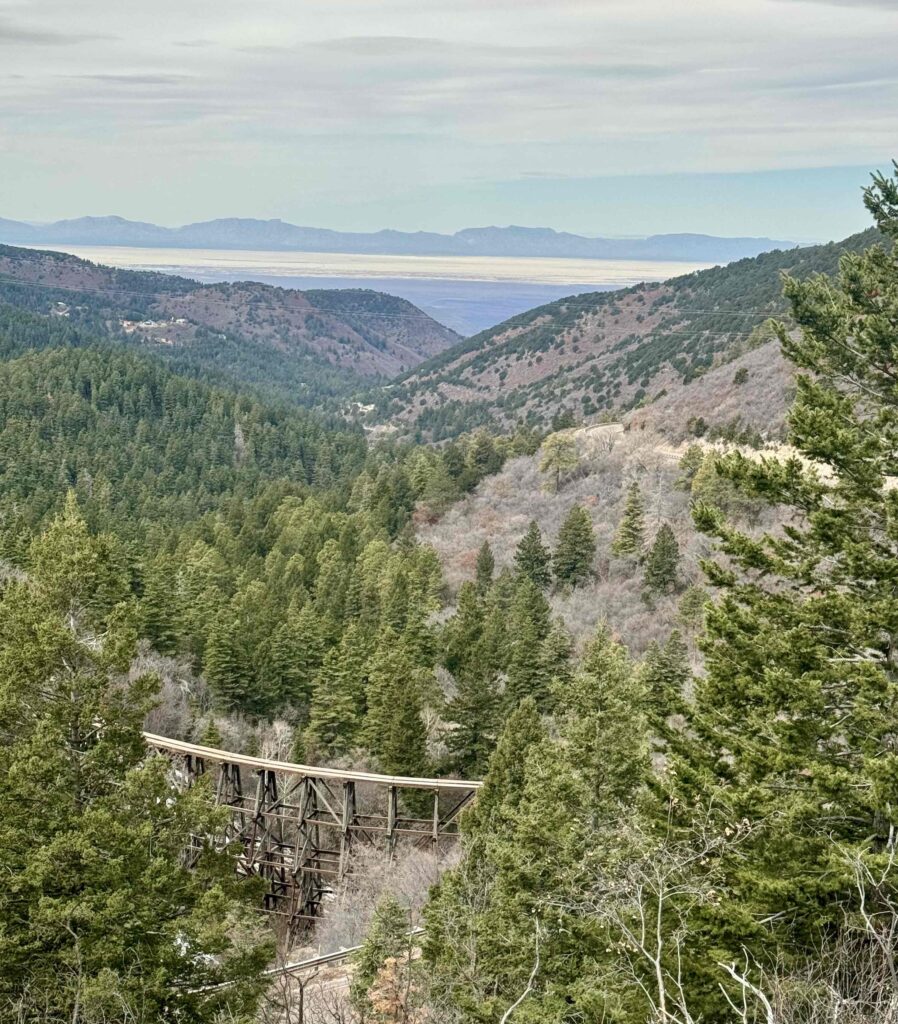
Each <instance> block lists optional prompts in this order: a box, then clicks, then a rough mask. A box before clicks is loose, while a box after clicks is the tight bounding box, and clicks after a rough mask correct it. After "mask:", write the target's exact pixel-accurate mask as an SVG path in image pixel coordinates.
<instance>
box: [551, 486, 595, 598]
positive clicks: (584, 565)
mask: <svg viewBox="0 0 898 1024" xmlns="http://www.w3.org/2000/svg"><path fill="white" fill-rule="evenodd" d="M595 557H596V536H595V533H594V531H593V528H592V519H591V518H590V515H589V513H588V512H587V511H586V509H585V508H583V507H581V506H580V505H575V506H574V507H573V508H572V509H571V510H570V512H569V513H568V515H567V518H566V519H565V521H564V522H563V523H562V524H561V529H560V530H559V532H558V543H557V544H556V546H555V554H554V555H553V556H552V568H553V570H554V572H555V579H556V581H557V582H558V584H559V585H560V586H562V587H576V586H579V584H581V583H585V582H586V581H587V580H588V579H589V578H590V577H591V576H592V566H593V562H594V561H595Z"/></svg>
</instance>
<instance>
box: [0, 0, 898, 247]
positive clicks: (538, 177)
mask: <svg viewBox="0 0 898 1024" xmlns="http://www.w3.org/2000/svg"><path fill="white" fill-rule="evenodd" d="M893 156H898V0H841V2H840V0H321V2H318V0H265V2H264V3H246V2H245V0H241V2H236V0H187V2H185V0H152V3H150V2H143V3H140V2H137V0H78V2H77V3H73V2H72V0H0V217H11V218H15V219H23V220H53V219H57V218H62V217H72V216H81V215H85V214H93V215H102V214H118V215H121V216H124V217H128V218H131V219H135V220H148V221H153V222H155V223H161V224H168V225H176V224H182V223H186V222H190V221H196V220H205V219H210V218H213V217H221V216H245V217H261V218H269V217H280V218H282V219H284V220H288V221H292V222H294V223H299V224H307V225H313V226H320V227H331V228H337V229H342V230H377V229H379V228H383V227H391V228H397V229H402V230H416V229H423V230H435V231H454V230H457V229H459V228H462V227H467V226H477V225H483V224H509V223H515V224H525V225H532V226H550V227H554V228H557V229H559V230H567V231H575V232H578V233H581V234H588V235H643V234H649V233H653V232H668V231H702V232H708V233H711V234H724V235H744V234H747V235H768V236H771V237H775V238H783V239H794V240H798V241H810V240H817V239H827V238H837V237H842V236H844V235H846V234H849V233H851V232H852V231H855V230H858V229H859V228H862V227H865V226H866V225H867V222H868V218H867V215H866V213H865V211H864V210H863V208H862V206H861V203H860V198H859V189H860V186H861V185H863V184H864V183H865V182H866V180H867V178H868V174H869V171H870V169H872V168H876V167H879V168H887V167H888V166H889V165H890V160H891V158H892V157H893Z"/></svg>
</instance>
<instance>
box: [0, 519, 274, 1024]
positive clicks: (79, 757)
mask: <svg viewBox="0 0 898 1024" xmlns="http://www.w3.org/2000/svg"><path fill="white" fill-rule="evenodd" d="M70 521H72V520H70ZM51 550H52V552H53V553H54V555H55V559H50V557H49V555H50V552H51ZM35 552H36V554H37V555H38V557H36V558H35V564H36V565H39V566H40V567H41V569H42V570H43V569H47V570H48V571H49V573H50V577H49V581H48V583H47V585H45V584H44V583H43V581H42V580H40V579H38V578H37V577H35V578H34V579H33V580H32V581H29V582H12V583H7V584H6V585H5V587H4V590H3V594H2V597H0V723H2V724H0V736H2V742H0V778H2V779H3V788H2V792H0V865H2V871H3V877H4V885H3V886H2V887H0V921H2V927H0V962H2V964H3V968H2V970H0V1003H2V1005H3V1006H4V1008H5V1010H4V1014H5V1015H8V1014H9V1013H12V1014H13V1015H14V1016H15V1017H17V1018H19V1019H22V1020H123V1019H128V1020H133V1021H135V1022H137V1024H150V1022H154V1021H158V1020H164V1019H177V1020H184V1021H193V1022H197V1024H201V1022H204V1021H209V1022H210V1024H211V1022H212V1021H213V1020H218V1019H221V1016H223V1015H231V1016H235V1017H240V1016H243V1015H247V1016H249V1015H251V1013H252V1009H253V1005H254V1003H255V1001H256V998H257V996H258V995H259V993H260V991H261V987H262V986H261V984H260V981H259V977H260V971H261V970H262V968H263V967H264V965H265V963H266V961H267V960H268V958H269V956H270V954H271V948H270V945H268V944H266V943H260V942H259V941H258V939H257V937H256V936H257V935H258V932H257V929H256V928H255V926H254V925H253V923H252V922H253V918H254V915H255V911H254V909H253V906H252V904H254V903H255V899H256V896H257V894H256V891H255V888H254V887H253V886H246V885H244V884H241V883H240V882H239V881H238V879H237V878H236V876H235V874H234V871H233V865H232V863H231V860H230V856H229V855H228V854H221V853H216V852H215V851H214V850H213V847H212V844H211V843H209V844H203V846H202V848H201V849H200V850H199V852H198V860H197V862H196V864H195V866H194V868H193V870H191V869H189V868H188V867H187V865H186V864H185V863H184V860H183V851H184V849H185V848H186V847H187V846H188V845H195V840H196V837H197V836H204V835H205V836H211V835H214V834H216V833H217V831H218V829H219V824H220V823H219V819H218V814H217V812H216V811H215V810H214V809H213V808H212V807H211V806H210V803H209V801H208V794H207V791H206V789H205V787H203V786H200V787H197V788H195V789H192V790H190V791H188V792H178V791H177V790H175V789H173V788H172V786H171V783H170V780H169V773H170V766H169V764H168V762H167V760H166V759H164V758H149V759H148V758H147V755H146V749H145V746H144V742H143V737H142V735H141V728H142V724H143V720H144V717H145V715H146V714H147V712H148V710H149V709H150V707H151V706H152V704H153V703H154V698H155V694H156V691H157V689H158V681H157V680H155V679H153V678H152V677H147V676H143V677H139V678H136V679H134V678H129V676H128V674H127V670H128V666H129V664H130V662H131V660H132V658H133V656H134V653H135V631H134V628H133V626H134V621H135V616H134V614H133V612H132V611H131V610H130V609H129V608H128V607H127V606H124V605H117V606H113V607H112V608H108V609H107V610H106V611H105V613H104V615H103V616H102V617H98V618H94V619H93V620H92V621H91V623H90V624H89V628H88V629H87V630H86V631H85V632H84V633H82V632H81V630H82V628H83V626H84V621H83V620H82V621H80V622H79V620H78V616H75V615H73V611H72V610H73V608H75V607H76V606H77V604H79V603H80V602H81V601H82V600H85V601H90V595H91V590H90V588H91V585H92V583H93V581H97V580H104V579H109V578H111V577H112V578H114V577H115V575H116V573H117V569H116V566H115V564H114V563H113V564H112V565H109V564H104V557H105V552H104V546H103V545H102V544H98V543H96V538H95V537H91V536H90V535H89V534H87V532H86V531H84V530H82V529H81V528H80V526H78V527H76V528H75V529H72V530H71V531H64V530H61V529H59V528H58V527H54V528H51V530H50V531H48V534H47V535H46V536H45V537H44V538H42V539H41V540H39V541H38V542H37V543H36V546H35ZM61 566H64V567H66V568H65V571H66V573H67V574H70V575H67V578H66V580H65V582H63V580H62V578H61V577H60V576H59V575H58V571H59V568H60V567H61ZM90 603H92V602H90ZM102 603H103V604H105V602H102ZM98 604H100V602H98ZM96 607H97V606H96V605H95V608H96ZM98 627H99V628H100V629H101V630H102V632H101V633H100V634H98V633H97V632H96V630H97V628H98ZM248 901H249V902H248ZM241 934H242V939H238V938H235V936H238V935H241ZM231 983H233V984H231ZM221 984H224V985H225V987H224V988H219V987H217V986H220V985H221Z"/></svg>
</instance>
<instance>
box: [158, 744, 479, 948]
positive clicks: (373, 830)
mask: <svg viewBox="0 0 898 1024" xmlns="http://www.w3.org/2000/svg"><path fill="white" fill-rule="evenodd" d="M144 738H145V739H146V742H147V745H148V746H149V747H150V749H152V750H155V751H158V752H159V753H162V754H165V755H166V756H168V757H169V758H171V760H172V762H173V776H174V778H175V780H176V783H177V784H178V785H180V786H183V787H188V786H191V785H193V783H194V782H196V781H197V779H199V778H200V777H201V776H205V775H212V786H211V791H212V793H213V795H214V798H215V801H216V802H217V803H218V804H221V805H223V806H226V807H229V808H230V810H231V815H230V823H229V825H228V826H227V828H226V829H225V832H224V834H223V835H222V836H220V837H218V839H219V840H220V841H221V842H222V843H226V844H228V845H230V846H233V847H234V848H236V850H237V854H238V858H237V870H238V872H239V873H240V874H242V875H257V876H260V877H261V878H263V879H265V881H266V882H267V892H266V894H265V898H264V904H265V909H266V910H267V911H269V912H270V913H272V914H274V915H276V916H277V917H279V918H281V919H282V920H283V921H284V923H285V924H286V926H287V928H288V929H289V930H290V932H291V933H296V932H299V931H301V930H302V929H303V928H305V927H307V926H308V925H309V924H310V923H311V922H312V921H314V919H315V917H316V916H317V915H318V913H319V912H320V908H321V904H322V901H323V900H324V899H325V898H326V897H327V895H328V894H329V893H331V892H332V891H333V886H334V884H335V882H336V881H338V880H339V879H340V878H341V877H342V876H343V875H344V874H345V873H346V871H347V870H348V867H349V857H350V852H351V849H352V847H353V846H354V845H355V844H357V843H360V842H365V843H372V844H381V845H382V846H383V848H384V851H385V853H386V855H387V856H392V854H393V851H394V849H395V848H396V844H397V843H398V842H399V841H412V842H414V843H416V844H417V845H419V846H422V847H430V848H432V849H436V848H437V847H438V846H439V844H440V843H441V842H451V841H453V840H454V838H455V837H456V836H457V835H458V816H459V814H460V813H461V811H462V810H463V809H464V808H465V807H466V806H467V805H468V804H469V803H470V802H471V801H472V800H473V799H474V796H475V794H476V793H477V790H478V789H479V788H480V787H481V785H482V783H480V782H471V781H466V780H462V779H419V778H410V777H406V776H402V775H379V774H376V773H372V772H357V771H343V770H340V769H337V768H316V767H312V766H309V765H302V764H293V763H291V762H288V761H272V760H268V759H266V758H262V757H248V756H246V755H243V754H235V753H232V752H230V751H227V750H218V749H216V748H215V747H204V746H201V745H199V744H196V743H185V742H182V741H181V740H172V739H168V738H167V737H165V736H157V735H155V734H153V733H144ZM400 797H402V798H403V799H400ZM425 809H426V811H427V812H428V813H427V814H426V816H424V817H415V816H413V815H421V814H423V813H424V811H425Z"/></svg>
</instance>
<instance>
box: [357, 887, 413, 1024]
mask: <svg viewBox="0 0 898 1024" xmlns="http://www.w3.org/2000/svg"><path fill="white" fill-rule="evenodd" d="M411 952H412V945H411V939H410V937H409V912H408V911H407V910H406V909H405V908H403V907H402V906H401V905H400V904H399V903H398V902H397V900H396V898H395V897H394V896H392V895H391V894H389V893H388V894H387V895H386V896H382V897H381V899H380V901H379V903H378V904H377V906H376V907H375V909H374V915H373V917H372V918H371V923H370V924H369V925H368V930H367V932H366V933H365V941H364V942H363V943H362V948H361V949H360V950H359V951H358V953H356V954H355V956H354V957H353V972H352V983H351V985H350V987H349V997H350V1000H351V1002H352V1006H353V1008H354V1009H355V1011H356V1013H358V1014H359V1016H360V1017H361V1019H362V1020H377V1019H379V1018H378V1017H377V1016H376V1011H375V1010H374V1008H373V1007H372V1005H371V1000H370V997H369V993H370V991H371V988H372V986H373V985H374V983H375V980H376V979H377V976H378V973H379V972H380V971H381V969H382V968H383V966H384V964H385V963H386V961H387V960H388V959H389V958H391V957H395V958H400V957H402V958H405V959H410V957H411Z"/></svg>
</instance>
